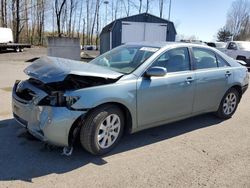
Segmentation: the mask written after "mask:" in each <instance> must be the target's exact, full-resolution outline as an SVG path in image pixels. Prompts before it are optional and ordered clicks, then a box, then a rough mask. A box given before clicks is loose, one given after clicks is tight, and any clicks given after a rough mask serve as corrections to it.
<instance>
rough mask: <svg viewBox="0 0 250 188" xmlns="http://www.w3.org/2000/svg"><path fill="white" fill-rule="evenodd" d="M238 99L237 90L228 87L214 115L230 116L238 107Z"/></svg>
mask: <svg viewBox="0 0 250 188" xmlns="http://www.w3.org/2000/svg"><path fill="white" fill-rule="evenodd" d="M239 101H240V95H239V92H238V91H237V90H236V89H234V88H231V89H229V90H228V91H227V92H226V94H225V95H224V97H223V98H222V100H221V103H220V107H219V109H218V110H217V112H216V116H218V117H219V118H221V119H229V118H231V117H232V116H233V114H234V113H235V111H236V109H237V107H238V104H239Z"/></svg>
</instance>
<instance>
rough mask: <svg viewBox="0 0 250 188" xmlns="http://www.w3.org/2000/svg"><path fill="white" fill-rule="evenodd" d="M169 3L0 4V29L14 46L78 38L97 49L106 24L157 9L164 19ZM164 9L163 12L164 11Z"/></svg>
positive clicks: (65, 0)
mask: <svg viewBox="0 0 250 188" xmlns="http://www.w3.org/2000/svg"><path fill="white" fill-rule="evenodd" d="M168 3H170V0H167V1H166V0H53V1H50V0H0V27H9V28H11V29H12V31H13V36H14V42H25V43H30V44H32V45H44V44H45V43H46V42H45V41H46V40H45V38H46V36H59V37H62V36H68V37H79V38H81V43H82V44H83V45H85V44H96V45H98V41H99V34H100V31H101V29H102V27H104V26H105V25H106V24H108V22H111V21H113V20H115V19H118V18H121V17H125V16H130V15H132V14H138V13H143V12H150V11H151V10H152V7H153V6H154V7H155V6H157V7H158V10H159V15H158V16H159V17H163V16H164V14H163V13H164V12H166V11H167V10H168V9H167V4H168ZM165 9H166V10H165Z"/></svg>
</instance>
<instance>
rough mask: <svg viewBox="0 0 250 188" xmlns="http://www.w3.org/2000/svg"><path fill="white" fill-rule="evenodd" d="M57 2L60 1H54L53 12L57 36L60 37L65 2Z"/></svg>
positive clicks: (63, 0)
mask: <svg viewBox="0 0 250 188" xmlns="http://www.w3.org/2000/svg"><path fill="white" fill-rule="evenodd" d="M58 1H60V0H55V11H56V24H57V34H58V36H59V37H60V36H62V33H61V15H62V11H63V7H64V6H65V3H66V0H62V1H61V3H60V2H58ZM59 3H60V4H59Z"/></svg>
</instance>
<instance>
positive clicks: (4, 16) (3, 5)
mask: <svg viewBox="0 0 250 188" xmlns="http://www.w3.org/2000/svg"><path fill="white" fill-rule="evenodd" d="M0 10H1V26H3V27H7V2H6V0H1V9H0Z"/></svg>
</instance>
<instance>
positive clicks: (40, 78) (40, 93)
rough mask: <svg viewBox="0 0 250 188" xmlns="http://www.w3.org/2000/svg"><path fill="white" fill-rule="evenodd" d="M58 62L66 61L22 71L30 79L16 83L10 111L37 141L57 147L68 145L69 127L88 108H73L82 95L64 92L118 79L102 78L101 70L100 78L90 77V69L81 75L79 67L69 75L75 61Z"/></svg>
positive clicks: (55, 60) (40, 63) (44, 61)
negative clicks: (11, 110)
mask: <svg viewBox="0 0 250 188" xmlns="http://www.w3.org/2000/svg"><path fill="white" fill-rule="evenodd" d="M48 60H49V64H48ZM58 61H65V60H63V59H60V58H45V59H42V60H41V59H39V61H38V62H37V63H36V62H35V63H34V64H32V65H31V66H29V67H28V68H27V69H25V73H26V74H28V75H29V76H30V78H29V79H28V80H25V81H16V83H15V85H14V87H13V92H12V109H13V116H14V118H15V120H16V121H17V122H18V123H19V124H21V125H22V126H23V127H25V128H26V129H27V130H28V131H29V132H30V133H31V134H32V135H34V136H35V137H36V138H38V139H40V140H42V141H44V142H48V143H51V144H53V145H57V146H70V145H71V143H70V141H69V134H70V131H71V127H72V125H73V124H74V123H75V121H76V120H77V119H78V118H79V117H82V118H84V116H85V115H86V113H87V111H88V109H85V108H82V109H74V108H72V105H73V104H74V103H76V102H77V101H78V100H79V99H80V98H81V97H84V96H69V95H67V91H71V92H70V93H71V94H72V93H74V92H72V91H76V90H79V89H83V88H88V87H94V86H100V85H104V84H110V83H114V82H115V81H117V80H118V79H119V77H120V76H119V77H117V78H114V77H112V78H108V76H107V77H103V75H104V71H103V72H102V75H100V76H98V73H96V72H94V73H93V74H94V76H91V71H90V70H91V67H89V68H88V70H89V71H88V74H84V71H85V70H84V67H82V65H79V70H78V71H77V72H76V71H75V72H72V71H71V69H70V67H71V63H73V64H74V65H73V66H75V67H77V65H76V64H77V63H76V62H74V61H72V62H71V61H70V60H67V61H69V62H68V63H69V64H67V63H66V64H65V63H63V64H60V66H57V65H58ZM81 64H83V63H81ZM84 66H85V65H84ZM46 67H47V68H46ZM80 68H83V71H80V70H81V69H80ZM51 69H53V70H54V71H51ZM41 70H42V71H41ZM65 70H66V71H65ZM54 74H55V75H54ZM59 74H60V76H59ZM113 76H114V75H113ZM53 77H54V78H55V79H53Z"/></svg>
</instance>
